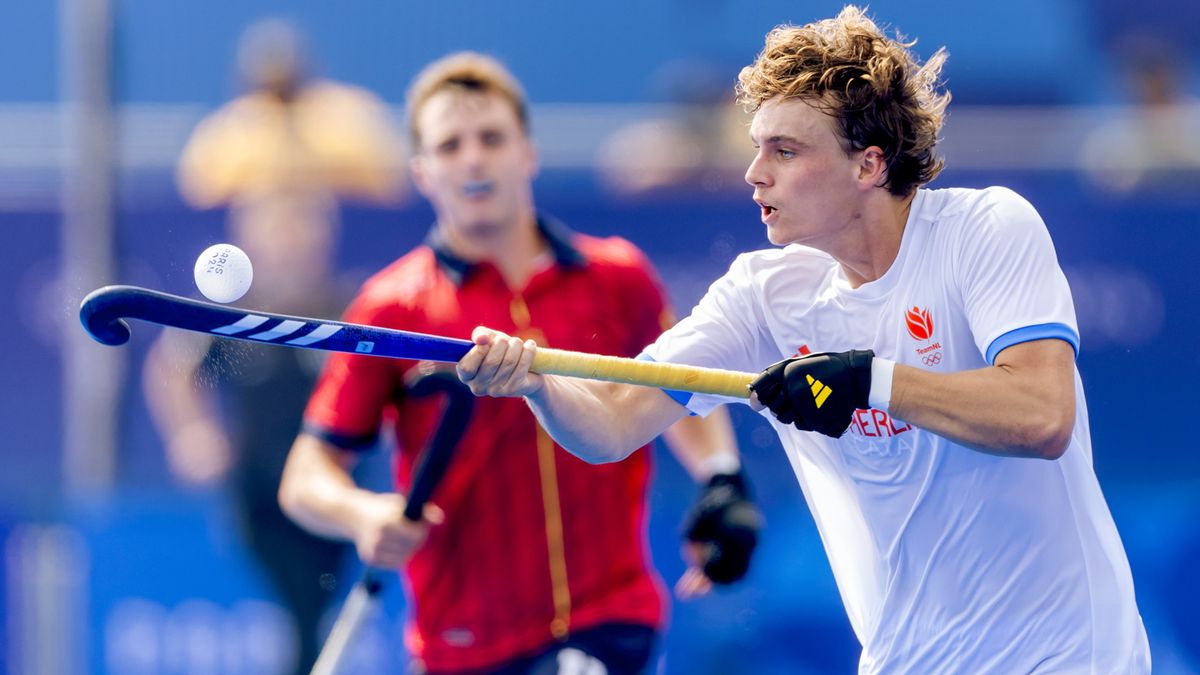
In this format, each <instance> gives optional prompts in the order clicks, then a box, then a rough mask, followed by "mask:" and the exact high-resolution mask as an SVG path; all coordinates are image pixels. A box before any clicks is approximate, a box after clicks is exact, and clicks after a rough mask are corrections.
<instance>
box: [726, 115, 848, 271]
mask: <svg viewBox="0 0 1200 675" xmlns="http://www.w3.org/2000/svg"><path fill="white" fill-rule="evenodd" d="M836 129H837V127H836V121H835V120H834V118H833V117H831V116H829V115H826V114H825V113H822V112H821V111H819V110H817V109H815V108H813V107H812V106H810V105H808V104H807V103H805V102H804V101H802V100H799V99H781V98H774V99H771V100H769V101H767V102H766V103H764V104H763V105H762V107H761V108H759V110H758V112H756V113H755V115H754V121H753V122H752V123H751V124H750V139H751V140H752V141H753V143H754V146H755V148H757V154H756V155H755V157H754V160H753V161H752V162H751V163H750V168H749V169H747V170H746V182H747V183H749V184H750V185H752V186H753V187H754V201H755V202H757V203H758V205H759V208H760V209H761V211H762V221H763V223H764V224H766V226H767V238H769V239H770V240H771V243H773V244H776V245H779V246H782V245H785V244H792V243H801V244H805V245H808V246H813V247H814V248H819V249H822V250H828V248H829V247H830V245H832V244H834V243H835V242H837V241H838V240H839V237H844V236H845V235H846V234H847V233H849V232H851V231H852V229H853V227H854V225H855V223H856V221H858V220H859V218H860V215H861V206H862V200H863V197H864V195H865V192H864V189H863V181H862V180H861V171H860V168H861V166H860V162H859V159H860V157H859V155H860V153H851V154H850V155H847V154H846V152H845V151H844V150H843V149H842V145H841V142H840V138H839V136H838V134H837V130H836Z"/></svg>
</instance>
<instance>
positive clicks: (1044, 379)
mask: <svg viewBox="0 0 1200 675" xmlns="http://www.w3.org/2000/svg"><path fill="white" fill-rule="evenodd" d="M995 367H997V368H1001V369H1003V370H1005V371H1007V372H1008V373H1009V375H1011V376H1012V377H1013V378H1014V380H1013V386H1015V387H1018V388H1020V389H1022V390H1024V391H1027V392H1030V395H1033V396H1037V397H1038V398H1039V399H1040V403H1041V404H1043V405H1045V406H1049V409H1051V410H1053V411H1054V412H1056V413H1058V414H1059V415H1061V416H1062V417H1064V418H1065V417H1071V418H1073V417H1074V415H1075V348H1074V347H1073V346H1072V345H1071V344H1070V343H1069V342H1067V341H1065V340H1060V339H1056V338H1048V339H1043V340H1033V341H1030V342H1022V343H1020V344H1016V345H1013V346H1011V347H1008V348H1006V349H1004V350H1003V351H1001V352H1000V353H999V354H997V355H996V361H995Z"/></svg>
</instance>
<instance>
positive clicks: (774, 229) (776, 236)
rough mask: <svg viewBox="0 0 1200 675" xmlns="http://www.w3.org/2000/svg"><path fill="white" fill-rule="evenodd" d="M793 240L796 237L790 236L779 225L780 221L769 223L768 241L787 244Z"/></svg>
mask: <svg viewBox="0 0 1200 675" xmlns="http://www.w3.org/2000/svg"><path fill="white" fill-rule="evenodd" d="M793 240H794V237H791V236H788V234H787V233H786V232H785V231H784V229H783V228H781V227H780V226H779V223H778V222H776V223H768V224H767V241H769V242H771V243H772V244H774V245H775V246H787V245H788V244H790V243H792V242H793Z"/></svg>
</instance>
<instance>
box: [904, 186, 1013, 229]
mask: <svg viewBox="0 0 1200 675" xmlns="http://www.w3.org/2000/svg"><path fill="white" fill-rule="evenodd" d="M919 195H920V197H921V199H920V202H919V203H918V205H917V209H918V216H920V217H924V218H927V219H931V220H938V221H944V220H950V219H956V218H969V217H970V216H972V215H977V214H980V213H985V212H987V211H989V210H991V209H997V208H999V209H1007V208H1029V209H1032V208H1033V206H1032V205H1031V204H1030V203H1029V201H1028V200H1027V199H1025V198H1024V197H1022V196H1021V195H1019V194H1017V192H1016V191H1014V190H1012V189H1011V188H1007V187H1004V186H1003V185H992V186H990V187H985V188H960V187H953V188H940V189H937V190H930V189H922V190H921V191H920V193H919Z"/></svg>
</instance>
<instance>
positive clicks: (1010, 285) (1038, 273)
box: [957, 188, 1079, 364]
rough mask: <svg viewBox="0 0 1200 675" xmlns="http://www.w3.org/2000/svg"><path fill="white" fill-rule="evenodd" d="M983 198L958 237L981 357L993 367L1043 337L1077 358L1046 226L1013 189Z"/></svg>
mask: <svg viewBox="0 0 1200 675" xmlns="http://www.w3.org/2000/svg"><path fill="white" fill-rule="evenodd" d="M987 193H988V194H987V197H986V198H985V200H984V201H983V202H982V203H981V204H980V205H979V206H978V207H977V211H976V213H975V214H973V217H972V218H970V219H969V220H968V223H967V224H968V229H966V230H964V232H963V239H962V249H961V253H962V255H961V256H960V257H959V261H960V266H959V268H958V270H957V275H958V276H959V279H960V284H961V288H962V293H963V302H964V306H965V310H966V315H967V321H968V322H969V324H970V327H971V333H972V335H974V337H975V344H976V346H977V347H978V348H979V352H980V354H982V355H983V356H984V358H985V359H986V360H987V362H988V363H989V364H990V363H993V362H994V361H995V359H996V355H997V354H999V353H1000V352H1001V351H1003V350H1004V349H1006V348H1008V347H1011V346H1013V345H1015V344H1020V343H1022V342H1029V341H1032V340H1042V339H1047V338H1054V339H1061V340H1064V341H1066V342H1068V343H1070V345H1071V347H1072V349H1074V350H1075V352H1076V354H1078V353H1079V328H1078V325H1077V324H1076V320H1075V307H1074V304H1073V302H1072V300H1071V289H1070V287H1069V286H1068V284H1067V278H1066V276H1065V275H1064V274H1063V271H1062V268H1060V267H1059V265H1058V259H1057V257H1056V255H1055V251H1054V243H1053V242H1052V241H1051V240H1050V233H1049V232H1048V231H1047V230H1046V225H1045V223H1044V222H1043V221H1042V218H1041V216H1039V215H1038V213H1037V211H1036V210H1034V208H1033V206H1032V205H1031V204H1030V203H1029V202H1027V201H1025V200H1024V199H1023V198H1022V197H1020V196H1019V195H1017V194H1016V193H1015V192H1012V191H1011V190H1008V189H1005V188H991V189H989V190H988V191H987Z"/></svg>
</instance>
